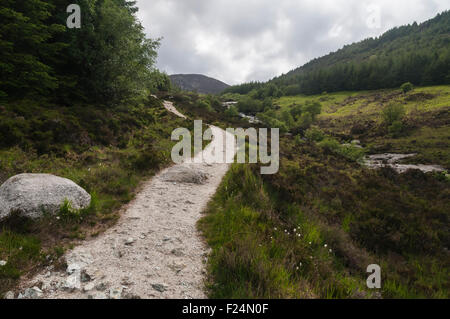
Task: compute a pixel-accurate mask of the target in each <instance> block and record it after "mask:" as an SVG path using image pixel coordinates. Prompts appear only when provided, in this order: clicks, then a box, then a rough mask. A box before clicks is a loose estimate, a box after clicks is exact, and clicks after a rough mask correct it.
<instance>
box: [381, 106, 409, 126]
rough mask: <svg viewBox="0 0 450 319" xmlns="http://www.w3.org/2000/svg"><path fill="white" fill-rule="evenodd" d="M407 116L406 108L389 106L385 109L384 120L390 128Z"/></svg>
mask: <svg viewBox="0 0 450 319" xmlns="http://www.w3.org/2000/svg"><path fill="white" fill-rule="evenodd" d="M404 116H405V108H404V107H403V105H401V104H389V105H387V106H386V107H385V108H384V109H383V120H384V123H385V124H386V125H388V126H390V125H392V124H393V123H394V122H397V121H401V120H402V119H403V117H404Z"/></svg>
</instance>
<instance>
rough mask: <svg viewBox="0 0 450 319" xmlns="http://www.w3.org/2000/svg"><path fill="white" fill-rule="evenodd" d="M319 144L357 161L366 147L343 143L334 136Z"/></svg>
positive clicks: (362, 155)
mask: <svg viewBox="0 0 450 319" xmlns="http://www.w3.org/2000/svg"><path fill="white" fill-rule="evenodd" d="M318 145H319V146H320V147H322V148H325V149H328V150H330V151H331V152H333V153H336V154H339V155H341V156H343V157H345V158H347V159H349V160H351V161H355V162H357V161H360V160H361V159H362V158H363V157H364V154H365V152H364V149H362V148H359V147H355V146H354V145H351V144H346V145H341V144H340V143H339V142H338V141H337V140H335V139H333V138H325V139H324V140H323V141H321V142H320V143H319V144H318Z"/></svg>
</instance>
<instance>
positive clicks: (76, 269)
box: [20, 105, 235, 299]
mask: <svg viewBox="0 0 450 319" xmlns="http://www.w3.org/2000/svg"><path fill="white" fill-rule="evenodd" d="M172 107H173V105H172ZM211 130H212V134H213V137H214V138H213V141H212V142H211V143H210V144H209V145H208V146H207V147H206V148H205V150H204V151H203V152H202V153H200V154H198V155H197V156H196V157H195V159H194V161H190V162H185V163H182V164H178V165H174V166H172V167H170V168H168V169H165V170H164V171H162V172H160V173H159V174H158V175H156V176H154V177H153V178H152V179H151V180H149V181H147V182H146V183H145V184H144V186H143V188H142V191H141V192H140V193H139V194H138V195H137V196H136V198H135V199H134V200H133V201H132V202H131V203H130V204H129V205H128V206H127V208H126V210H125V212H124V213H123V214H122V215H121V218H120V219H119V221H118V222H117V224H116V225H115V226H113V227H112V228H110V229H108V230H107V231H106V232H105V233H103V234H101V235H100V236H99V237H97V238H95V239H93V240H89V241H86V242H84V243H83V244H82V245H80V246H77V247H76V248H74V249H73V250H72V251H70V252H68V253H67V254H66V256H65V258H66V260H67V263H68V268H67V271H65V272H57V271H53V269H52V268H51V267H50V268H48V269H46V270H45V271H44V272H43V273H41V274H39V275H37V276H36V277H35V278H33V279H32V280H31V281H28V282H27V284H26V285H25V286H24V287H31V288H28V289H25V290H22V291H21V293H22V296H20V297H22V298H94V299H103V298H117V299H118V298H205V297H206V296H205V294H204V289H203V288H204V283H203V280H204V274H205V261H206V259H207V256H208V248H207V247H206V245H205V244H204V243H203V241H202V239H201V237H200V235H199V233H198V231H197V228H196V223H197V221H198V220H199V218H200V217H201V212H202V211H203V210H204V208H205V207H206V204H207V203H208V201H209V200H210V198H211V196H213V195H214V193H215V192H216V189H217V187H218V186H219V184H220V182H221V180H222V178H223V176H224V175H225V173H226V172H227V170H228V168H229V164H226V163H225V164H208V163H210V162H211V161H212V157H213V156H214V155H217V154H220V155H221V156H225V154H226V155H227V156H228V162H229V161H230V160H231V159H232V158H233V157H234V154H235V150H234V147H232V148H229V149H228V150H227V152H224V148H223V147H221V144H222V143H221V141H223V140H224V139H225V138H226V137H227V135H226V134H227V133H225V131H223V130H222V129H220V128H217V127H214V126H211ZM229 137H230V136H229V135H228V138H229ZM223 144H225V143H223ZM228 145H230V144H228ZM201 157H203V161H201ZM197 162H201V163H197ZM206 162H207V163H206Z"/></svg>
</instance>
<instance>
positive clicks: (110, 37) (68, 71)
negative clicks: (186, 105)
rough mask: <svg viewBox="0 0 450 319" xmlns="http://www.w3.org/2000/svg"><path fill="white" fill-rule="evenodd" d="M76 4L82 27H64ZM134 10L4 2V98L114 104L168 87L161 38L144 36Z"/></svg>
mask: <svg viewBox="0 0 450 319" xmlns="http://www.w3.org/2000/svg"><path fill="white" fill-rule="evenodd" d="M71 3H76V4H78V5H79V6H80V8H81V28H73V29H70V28H67V27H66V20H67V18H68V15H69V14H68V13H67V12H66V9H67V6H68V5H69V4H71ZM137 10H138V9H137V8H136V1H126V0H78V1H73V0H70V1H68V0H47V1H42V0H2V2H1V4H0V98H2V99H7V100H14V99H18V98H23V97H36V96H39V97H45V96H51V98H52V100H54V101H56V102H59V103H65V104H72V103H74V102H78V101H84V102H93V103H100V104H117V103H120V102H123V101H126V100H130V99H137V98H139V97H143V96H146V95H148V93H149V92H150V91H155V90H158V89H167V88H168V87H170V79H169V78H168V76H167V75H165V74H162V73H160V72H159V71H158V70H157V69H156V68H155V59H156V57H157V51H156V50H157V48H158V46H159V39H149V38H147V37H146V35H145V33H144V28H143V27H142V25H141V24H140V22H139V21H138V19H137V17H136V15H135V14H136V12H137Z"/></svg>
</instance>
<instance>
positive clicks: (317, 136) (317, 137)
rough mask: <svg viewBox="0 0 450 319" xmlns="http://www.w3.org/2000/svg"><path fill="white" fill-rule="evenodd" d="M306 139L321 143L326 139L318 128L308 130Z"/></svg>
mask: <svg viewBox="0 0 450 319" xmlns="http://www.w3.org/2000/svg"><path fill="white" fill-rule="evenodd" d="M305 137H306V138H307V139H308V140H310V141H313V142H320V141H322V140H323V139H324V138H325V134H324V133H323V132H322V130H321V129H319V128H318V127H316V126H313V127H311V128H309V129H307V130H306V132H305Z"/></svg>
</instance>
